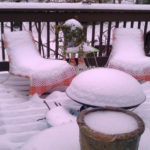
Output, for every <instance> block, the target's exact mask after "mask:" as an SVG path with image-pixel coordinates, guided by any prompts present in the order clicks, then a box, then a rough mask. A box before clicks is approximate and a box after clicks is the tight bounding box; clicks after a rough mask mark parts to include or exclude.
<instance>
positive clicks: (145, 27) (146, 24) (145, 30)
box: [144, 21, 148, 36]
mask: <svg viewBox="0 0 150 150" xmlns="http://www.w3.org/2000/svg"><path fill="white" fill-rule="evenodd" d="M147 27H148V21H145V26H144V36H145V35H146V32H147Z"/></svg>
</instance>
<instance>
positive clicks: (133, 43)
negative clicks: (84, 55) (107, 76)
mask: <svg viewBox="0 0 150 150" xmlns="http://www.w3.org/2000/svg"><path fill="white" fill-rule="evenodd" d="M113 38H114V39H113V45H112V52H111V54H110V57H109V60H108V67H110V68H115V69H119V70H122V71H125V72H127V73H129V74H131V75H132V76H133V77H135V78H136V79H138V80H147V81H148V80H150V58H149V57H147V56H145V52H144V38H143V32H142V30H140V29H133V28H116V29H115V30H114V35H113Z"/></svg>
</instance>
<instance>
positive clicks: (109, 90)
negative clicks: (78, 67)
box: [66, 68, 145, 107]
mask: <svg viewBox="0 0 150 150" xmlns="http://www.w3.org/2000/svg"><path fill="white" fill-rule="evenodd" d="M66 93H67V95H68V96H69V97H70V98H72V99H73V100H75V101H78V102H79V103H84V104H87V105H92V106H117V107H118V106H119V107H129V106H134V105H138V104H140V103H142V102H143V101H144V100H145V94H144V92H143V90H142V88H141V86H140V84H139V83H138V81H137V80H136V79H135V78H133V77H132V76H130V75H129V74H127V73H125V72H122V71H119V70H115V69H109V68H95V69H91V70H87V71H85V72H82V73H80V74H79V75H77V76H76V77H75V78H74V79H73V80H72V82H71V85H70V86H69V87H68V88H67V90H66Z"/></svg>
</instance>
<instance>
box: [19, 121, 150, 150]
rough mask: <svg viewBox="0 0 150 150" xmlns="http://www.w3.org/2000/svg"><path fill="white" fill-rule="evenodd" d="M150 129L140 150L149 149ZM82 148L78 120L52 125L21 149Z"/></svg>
mask: <svg viewBox="0 0 150 150" xmlns="http://www.w3.org/2000/svg"><path fill="white" fill-rule="evenodd" d="M149 139H150V129H149V128H146V129H145V131H144V133H143V134H142V136H141V140H140V143H139V150H149V148H150V142H149ZM34 149H36V150H60V149H62V150H80V144H79V128H78V125H77V123H76V122H73V123H68V124H64V125H62V126H57V127H51V128H49V129H47V130H44V131H41V132H40V133H38V134H37V135H35V136H33V137H32V138H31V139H30V140H29V141H27V143H25V145H24V146H23V148H22V149H21V150H34Z"/></svg>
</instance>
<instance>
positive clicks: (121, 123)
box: [84, 111, 138, 135]
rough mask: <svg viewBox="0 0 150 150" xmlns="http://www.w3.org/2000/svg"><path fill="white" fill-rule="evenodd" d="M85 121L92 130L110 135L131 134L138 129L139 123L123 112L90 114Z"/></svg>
mask: <svg viewBox="0 0 150 150" xmlns="http://www.w3.org/2000/svg"><path fill="white" fill-rule="evenodd" d="M84 121H85V123H86V125H87V126H88V127H90V128H91V129H92V130H94V131H97V132H101V133H104V134H109V135H110V134H122V133H129V132H132V131H134V130H136V129H137V128H138V124H137V121H136V120H135V119H134V118H133V117H132V116H130V115H127V114H125V113H122V112H114V111H95V112H92V113H88V114H87V115H86V116H85V117H84Z"/></svg>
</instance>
